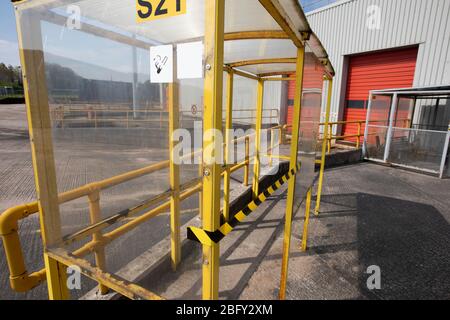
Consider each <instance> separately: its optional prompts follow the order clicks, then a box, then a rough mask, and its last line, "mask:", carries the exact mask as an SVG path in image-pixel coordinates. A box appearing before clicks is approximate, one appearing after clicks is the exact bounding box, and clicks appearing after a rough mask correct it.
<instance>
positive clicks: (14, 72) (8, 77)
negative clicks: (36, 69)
mask: <svg viewBox="0 0 450 320" xmlns="http://www.w3.org/2000/svg"><path fill="white" fill-rule="evenodd" d="M0 85H2V86H10V87H14V88H21V87H22V75H21V71H20V67H13V66H12V65H9V66H7V65H6V64H4V63H0Z"/></svg>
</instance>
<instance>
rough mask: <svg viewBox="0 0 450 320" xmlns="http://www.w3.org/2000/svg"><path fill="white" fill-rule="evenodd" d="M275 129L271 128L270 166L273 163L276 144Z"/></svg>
mask: <svg viewBox="0 0 450 320" xmlns="http://www.w3.org/2000/svg"><path fill="white" fill-rule="evenodd" d="M274 132H275V130H273V129H272V130H270V150H269V167H272V165H273V157H272V156H273V149H274V146H275V136H274Z"/></svg>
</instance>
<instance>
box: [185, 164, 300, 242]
mask: <svg viewBox="0 0 450 320" xmlns="http://www.w3.org/2000/svg"><path fill="white" fill-rule="evenodd" d="M298 170H300V164H297V167H296V168H295V169H292V170H290V171H289V172H288V173H286V174H285V175H283V176H282V177H281V178H279V179H278V180H277V181H276V182H275V183H274V184H272V185H271V186H270V187H269V188H267V189H266V190H264V192H262V193H261V194H260V195H259V196H258V197H257V198H256V199H255V200H253V201H252V202H251V203H250V204H248V205H247V206H246V207H245V208H244V209H242V210H241V211H239V212H238V213H237V214H236V215H235V216H234V217H233V218H232V219H231V220H230V221H228V222H225V223H224V224H222V226H221V227H220V228H219V229H217V230H216V231H206V230H203V229H201V228H197V227H188V229H187V238H188V239H189V240H193V241H196V242H200V243H201V244H204V245H209V246H211V245H212V244H214V243H219V242H220V240H222V239H223V238H225V237H226V236H227V235H228V234H229V233H230V232H231V231H233V229H234V228H235V227H236V226H237V225H238V224H239V223H241V222H243V221H244V220H245V219H246V218H247V217H248V216H249V215H250V214H251V213H252V212H253V211H255V210H256V209H257V208H258V207H259V206H260V205H261V204H262V203H263V202H264V201H266V200H267V198H269V197H270V196H271V195H272V194H273V193H274V192H275V191H277V190H278V189H279V188H281V186H282V185H283V184H285V183H287V182H288V181H289V180H290V179H291V178H292V177H294V176H295V174H296V173H297V171H298Z"/></svg>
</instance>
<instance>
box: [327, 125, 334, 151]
mask: <svg viewBox="0 0 450 320" xmlns="http://www.w3.org/2000/svg"><path fill="white" fill-rule="evenodd" d="M327 130H328V154H330V153H331V142H332V141H331V140H332V138H333V125H332V124H330V127H329V128H328V129H327Z"/></svg>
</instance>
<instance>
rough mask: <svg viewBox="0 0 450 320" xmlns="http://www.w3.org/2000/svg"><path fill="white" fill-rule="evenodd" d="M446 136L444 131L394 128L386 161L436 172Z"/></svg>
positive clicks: (438, 169) (439, 164) (438, 168)
mask: <svg viewBox="0 0 450 320" xmlns="http://www.w3.org/2000/svg"><path fill="white" fill-rule="evenodd" d="M447 137H448V136H447V132H445V131H441V132H440V131H430V130H420V129H408V128H394V129H393V139H392V142H391V146H390V151H389V157H388V162H390V163H393V164H396V165H402V166H408V167H412V168H416V169H419V170H426V171H431V172H435V173H438V172H439V171H440V167H441V161H442V156H443V153H444V146H445V141H446V139H447Z"/></svg>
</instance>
